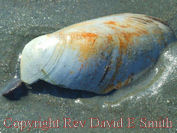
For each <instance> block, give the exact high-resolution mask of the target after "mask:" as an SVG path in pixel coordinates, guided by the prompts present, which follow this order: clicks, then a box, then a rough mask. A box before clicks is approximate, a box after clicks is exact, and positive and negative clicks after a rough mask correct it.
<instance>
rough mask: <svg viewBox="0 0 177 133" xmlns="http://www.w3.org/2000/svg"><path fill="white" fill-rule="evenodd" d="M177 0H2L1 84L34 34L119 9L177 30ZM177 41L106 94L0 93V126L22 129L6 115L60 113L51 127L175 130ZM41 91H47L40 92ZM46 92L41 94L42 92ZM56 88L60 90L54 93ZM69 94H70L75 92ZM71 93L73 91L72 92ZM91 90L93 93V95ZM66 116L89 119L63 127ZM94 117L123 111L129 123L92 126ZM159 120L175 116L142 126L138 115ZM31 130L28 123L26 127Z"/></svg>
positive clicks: (37, 117) (25, 116) (115, 115)
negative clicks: (132, 121)
mask: <svg viewBox="0 0 177 133" xmlns="http://www.w3.org/2000/svg"><path fill="white" fill-rule="evenodd" d="M176 5H177V1H176V0H168V1H167V0H156V1H154V0H148V1H144V0H109V1H108V0H89V1H88V0H56V1H55V2H54V1H53V2H51V1H47V0H45V1H44V0H38V1H22V0H19V1H18V2H17V1H16V0H0V88H3V86H4V85H5V84H6V83H7V80H8V79H11V78H12V77H13V76H14V74H15V73H16V69H15V66H16V63H17V58H18V55H19V53H20V52H21V51H22V49H23V47H24V45H25V44H26V43H27V42H28V41H30V40H31V39H33V38H35V37H37V36H39V35H41V34H46V33H49V32H53V31H56V30H58V29H61V28H63V27H65V26H67V25H71V24H73V23H77V22H80V21H83V20H86V19H92V18H97V17H100V16H105V15H109V14H114V13H121V12H133V13H142V14H147V15H150V16H155V17H159V18H161V19H162V20H164V21H167V22H168V24H169V25H170V27H171V28H172V29H173V30H174V32H175V34H177V25H176V22H177V16H176ZM176 51H177V43H173V44H171V45H170V46H169V47H168V48H167V49H166V50H165V51H164V52H163V53H162V55H161V57H160V58H159V61H158V62H157V64H156V65H155V66H154V67H153V68H152V69H150V70H147V73H146V74H144V76H142V77H141V78H140V79H139V80H137V81H136V82H135V83H133V84H132V85H130V86H129V87H127V88H124V89H121V90H118V91H116V92H114V93H113V94H111V95H107V96H93V97H89V98H78V99H74V98H71V99H70V98H67V96H68V95H69V94H68V95H66V94H67V92H65V93H64V95H61V93H63V91H56V89H55V88H54V87H53V86H44V87H43V88H46V89H47V88H48V89H52V92H51V93H46V90H45V89H44V90H42V91H39V92H40V93H39V92H38V91H35V93H32V92H31V91H30V92H29V93H28V95H27V96H22V97H20V100H17V101H10V100H8V99H6V98H4V97H0V110H1V111H0V116H1V119H0V125H1V126H0V127H1V129H0V131H1V132H3V133H4V132H5V133H6V132H18V131H20V129H18V130H17V129H16V128H9V129H7V128H5V127H4V126H3V121H4V119H6V118H9V117H12V118H13V120H47V119H48V117H52V119H53V120H56V119H58V118H59V119H60V120H61V123H60V128H59V129H49V130H48V132H77V133H80V132H83V131H86V130H87V132H120V133H121V132H122V133H124V132H131V133H133V132H135V133H137V132H145V133H146V132H148V133H150V132H160V133H166V132H172V133H174V132H176V127H175V126H176V123H177V120H176V108H177V106H176V105H177V93H176V88H177V75H176V73H177V68H176V67H177V63H176V62H175V60H177V53H176ZM36 93H37V94H36ZM41 93H42V94H41ZM69 93H70V95H71V94H72V95H78V97H87V96H90V95H91V94H80V93H74V92H72V93H71V92H69ZM40 94H41V95H40ZM54 94H56V95H54ZM70 95H69V96H70ZM69 96H68V97H69ZM91 96H92V95H91ZM63 117H70V118H72V120H87V121H86V125H85V128H83V129H82V128H81V127H78V128H77V129H76V130H74V129H65V128H63V127H62V126H63ZM89 117H99V118H100V120H112V119H114V120H118V119H119V118H120V117H123V120H124V123H125V125H124V127H123V128H120V129H117V128H116V129H108V128H105V129H101V128H95V129H91V128H89V119H88V118H89ZM128 117H135V118H136V128H135V129H129V128H126V126H127V121H126V119H127V118H128ZM141 117H146V118H147V119H148V120H158V119H160V118H161V117H162V118H166V117H168V118H169V120H171V121H172V122H173V126H174V127H173V128H170V129H140V128H139V126H138V124H139V123H138V120H139V118H141ZM24 130H25V131H24V132H26V131H27V129H24ZM30 131H31V132H42V131H41V129H35V128H33V129H30Z"/></svg>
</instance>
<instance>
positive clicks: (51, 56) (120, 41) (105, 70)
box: [9, 13, 176, 93]
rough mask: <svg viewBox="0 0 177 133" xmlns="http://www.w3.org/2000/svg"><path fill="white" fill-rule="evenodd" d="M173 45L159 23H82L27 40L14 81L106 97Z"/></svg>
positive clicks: (119, 18) (112, 19)
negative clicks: (100, 94) (40, 83)
mask: <svg viewBox="0 0 177 133" xmlns="http://www.w3.org/2000/svg"><path fill="white" fill-rule="evenodd" d="M174 41H176V37H175V35H174V33H173V31H172V30H171V29H170V28H169V27H168V26H167V25H166V24H165V23H164V22H162V21H160V20H159V19H157V18H154V17H150V16H146V15H142V14H131V13H124V14H115V15H111V16H105V17H101V18H97V19H93V20H88V21H85V22H81V23H78V24H74V25H71V26H68V27H66V28H63V29H61V30H59V31H56V32H54V33H50V34H46V35H42V36H39V37H37V38H35V39H33V40H32V41H30V42H29V43H28V44H27V45H26V46H25V48H24V50H23V51H22V56H21V62H20V80H16V81H18V82H19V81H22V82H24V83H26V84H32V83H35V82H36V81H38V80H44V81H46V82H48V83H51V84H53V85H58V86H61V87H64V88H70V89H73V90H86V91H90V92H95V93H107V92H109V91H111V90H113V89H118V88H120V87H123V86H125V85H127V84H129V83H130V82H131V80H132V79H133V78H134V75H136V74H138V73H140V72H142V71H143V70H145V69H146V68H147V67H149V66H150V65H152V64H154V63H155V62H156V61H157V59H158V57H159V54H160V52H161V51H162V50H163V49H164V48H165V46H166V45H168V44H170V43H171V42H174ZM14 83H15V82H14ZM15 84H16V85H17V83H15ZM18 85H19V84H18ZM18 85H17V86H18ZM11 86H13V85H11ZM9 88H10V87H9ZM13 88H15V87H13Z"/></svg>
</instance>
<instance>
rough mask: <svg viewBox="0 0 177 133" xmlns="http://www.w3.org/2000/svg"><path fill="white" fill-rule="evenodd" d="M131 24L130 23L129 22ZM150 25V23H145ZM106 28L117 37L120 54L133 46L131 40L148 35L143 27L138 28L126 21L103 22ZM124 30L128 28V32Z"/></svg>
mask: <svg viewBox="0 0 177 133" xmlns="http://www.w3.org/2000/svg"><path fill="white" fill-rule="evenodd" d="M140 20H141V19H140ZM140 20H139V19H138V20H137V21H138V22H139V23H142V21H143V22H144V21H145V20H141V21H140ZM131 22H132V21H131ZM146 22H147V23H150V22H152V21H146ZM104 24H105V25H106V26H108V27H109V28H111V29H112V30H114V32H115V35H116V36H117V37H118V40H119V43H117V44H119V51H120V53H125V54H126V51H127V48H128V46H129V45H131V44H133V39H134V38H136V37H139V36H143V35H146V34H148V31H147V29H146V28H145V27H142V26H141V27H139V25H138V23H137V24H136V25H133V24H135V23H133V24H131V23H130V22H129V21H128V20H125V22H124V24H123V22H122V23H120V22H116V21H106V22H104ZM125 28H129V30H125Z"/></svg>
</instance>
